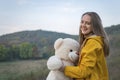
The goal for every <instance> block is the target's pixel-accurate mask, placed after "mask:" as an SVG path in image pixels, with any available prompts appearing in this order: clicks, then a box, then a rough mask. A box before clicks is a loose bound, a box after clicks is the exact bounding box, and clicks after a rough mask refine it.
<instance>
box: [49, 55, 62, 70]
mask: <svg viewBox="0 0 120 80" xmlns="http://www.w3.org/2000/svg"><path fill="white" fill-rule="evenodd" d="M62 65H63V63H62V61H61V59H60V58H59V57H57V56H51V57H50V58H49V59H48V61H47V67H48V69H49V70H58V69H60V68H61V67H62Z"/></svg>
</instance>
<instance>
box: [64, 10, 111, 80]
mask: <svg viewBox="0 0 120 80" xmlns="http://www.w3.org/2000/svg"><path fill="white" fill-rule="evenodd" d="M79 36H80V50H79V61H78V64H77V66H64V67H63V68H62V69H63V70H64V73H65V75H66V76H69V77H71V78H74V79H75V80H109V77H108V69H107V65H106V59H105V58H106V57H107V56H108V55H109V45H108V38H107V36H106V33H105V31H104V28H103V25H102V21H101V19H100V17H99V15H98V14H97V13H95V12H86V13H84V14H83V15H82V18H81V23H80V32H79Z"/></svg>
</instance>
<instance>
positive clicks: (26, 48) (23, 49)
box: [19, 43, 33, 59]
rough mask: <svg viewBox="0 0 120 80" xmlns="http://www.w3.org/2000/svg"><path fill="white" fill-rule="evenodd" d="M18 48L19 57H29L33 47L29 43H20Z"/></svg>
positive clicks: (31, 54)
mask: <svg viewBox="0 0 120 80" xmlns="http://www.w3.org/2000/svg"><path fill="white" fill-rule="evenodd" d="M19 48H20V58H23V59H29V58H32V56H33V47H32V45H31V44H29V43H22V44H20V46H19Z"/></svg>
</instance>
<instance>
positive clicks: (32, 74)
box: [0, 60, 49, 80]
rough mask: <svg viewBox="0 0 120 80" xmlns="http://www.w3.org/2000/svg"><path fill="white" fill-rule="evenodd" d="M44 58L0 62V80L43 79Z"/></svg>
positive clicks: (45, 70)
mask: <svg viewBox="0 0 120 80" xmlns="http://www.w3.org/2000/svg"><path fill="white" fill-rule="evenodd" d="M48 72H49V71H48V69H47V67H46V60H23V61H14V62H0V80H45V78H46V76H47V74H48Z"/></svg>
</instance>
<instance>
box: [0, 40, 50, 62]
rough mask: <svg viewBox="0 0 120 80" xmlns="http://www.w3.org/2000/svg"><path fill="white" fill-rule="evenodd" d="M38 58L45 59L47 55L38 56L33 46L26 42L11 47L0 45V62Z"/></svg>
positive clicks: (35, 47) (36, 49)
mask: <svg viewBox="0 0 120 80" xmlns="http://www.w3.org/2000/svg"><path fill="white" fill-rule="evenodd" d="M48 53H49V52H48ZM39 58H43V59H46V58H48V55H45V54H41V55H39V52H38V48H37V46H36V45H34V44H30V43H28V42H26V43H21V44H19V45H11V46H5V45H0V61H8V60H9V61H10V60H18V59H39Z"/></svg>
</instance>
